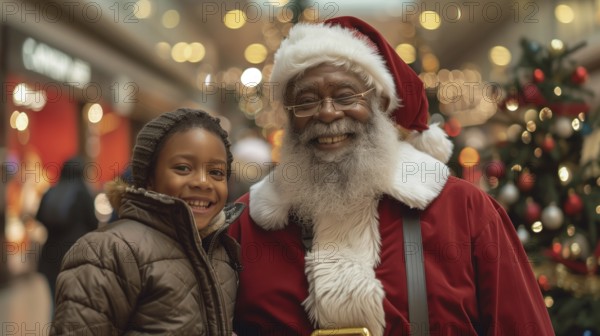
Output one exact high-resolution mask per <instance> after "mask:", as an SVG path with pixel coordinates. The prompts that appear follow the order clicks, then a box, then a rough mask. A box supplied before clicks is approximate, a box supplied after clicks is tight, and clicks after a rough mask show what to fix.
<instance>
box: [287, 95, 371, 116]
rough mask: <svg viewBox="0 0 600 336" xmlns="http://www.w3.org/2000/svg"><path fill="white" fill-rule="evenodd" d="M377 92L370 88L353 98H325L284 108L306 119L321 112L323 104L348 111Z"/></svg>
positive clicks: (337, 109) (352, 96)
mask: <svg viewBox="0 0 600 336" xmlns="http://www.w3.org/2000/svg"><path fill="white" fill-rule="evenodd" d="M373 90H375V88H370V89H368V90H367V91H365V92H362V93H358V94H355V95H351V96H346V97H340V98H324V99H321V100H317V101H314V102H310V103H305V104H300V105H289V106H284V107H283V108H284V109H286V110H287V111H292V112H293V113H294V115H295V116H296V117H298V118H305V117H310V116H313V115H315V114H317V113H319V111H320V110H321V107H322V106H323V102H326V101H327V102H331V103H332V104H333V108H334V109H335V110H336V111H347V110H350V109H352V108H354V107H355V106H356V104H358V102H359V101H360V100H361V99H363V98H364V97H365V96H366V95H368V94H369V93H370V92H371V91H373Z"/></svg>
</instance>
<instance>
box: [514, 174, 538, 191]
mask: <svg viewBox="0 0 600 336" xmlns="http://www.w3.org/2000/svg"><path fill="white" fill-rule="evenodd" d="M534 184H535V175H533V174H531V173H529V172H526V171H525V172H522V173H521V175H519V179H518V180H517V187H519V190H521V191H523V192H527V191H529V190H531V189H532V188H533V185H534Z"/></svg>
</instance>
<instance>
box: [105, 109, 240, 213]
mask: <svg viewBox="0 0 600 336" xmlns="http://www.w3.org/2000/svg"><path fill="white" fill-rule="evenodd" d="M196 127H198V128H201V129H204V130H207V131H209V132H211V133H213V134H215V135H217V136H219V137H220V138H221V140H222V141H223V144H224V145H225V152H226V153H227V179H229V177H230V176H231V163H232V161H233V155H232V154H231V143H230V142H229V138H228V134H227V132H226V131H225V130H224V129H223V128H222V127H221V124H220V120H219V119H217V118H215V117H212V116H211V115H209V114H208V113H206V112H204V111H201V110H194V109H189V108H180V109H177V110H175V111H173V112H167V113H163V114H161V115H160V116H158V117H156V118H154V119H152V120H151V121H149V122H148V123H147V124H146V125H144V127H142V129H141V130H140V131H139V133H138V135H137V139H136V143H135V146H134V147H133V155H132V159H131V180H132V182H133V186H134V187H136V188H146V187H147V186H148V182H149V179H150V177H151V176H152V175H153V174H154V169H155V166H156V160H157V157H158V154H159V153H160V151H161V150H162V148H163V147H164V144H165V143H166V142H167V140H168V139H169V138H170V137H171V136H172V135H173V134H175V133H179V132H184V131H187V130H190V129H192V128H196ZM126 186H127V185H126V184H125V183H123V181H122V180H121V181H114V182H112V183H111V182H109V183H108V184H107V185H106V188H105V189H106V192H107V195H108V196H109V200H110V203H111V205H112V206H113V208H118V207H119V206H120V203H121V198H122V195H123V193H124V192H125V188H126Z"/></svg>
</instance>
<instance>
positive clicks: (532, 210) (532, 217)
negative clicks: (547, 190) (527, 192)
mask: <svg viewBox="0 0 600 336" xmlns="http://www.w3.org/2000/svg"><path fill="white" fill-rule="evenodd" d="M541 214H542V208H541V207H540V205H539V204H537V203H536V202H535V201H530V202H527V206H526V208H525V219H526V220H527V221H528V222H529V223H533V222H535V221H536V220H539V219H540V215H541Z"/></svg>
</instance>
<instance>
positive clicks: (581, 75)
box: [571, 66, 588, 84]
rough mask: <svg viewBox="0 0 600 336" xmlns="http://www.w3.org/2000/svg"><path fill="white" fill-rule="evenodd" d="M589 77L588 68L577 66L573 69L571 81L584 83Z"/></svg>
mask: <svg viewBox="0 0 600 336" xmlns="http://www.w3.org/2000/svg"><path fill="white" fill-rule="evenodd" d="M587 79H588V72H587V69H586V68H584V67H582V66H578V67H577V68H575V71H573V74H572V75H571V82H573V83H575V84H583V83H585V81H587Z"/></svg>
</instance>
